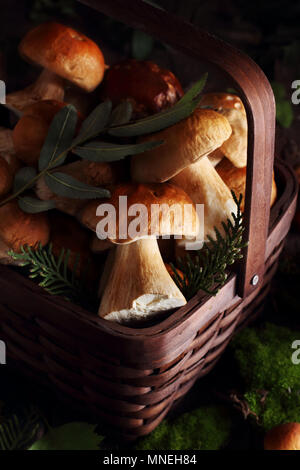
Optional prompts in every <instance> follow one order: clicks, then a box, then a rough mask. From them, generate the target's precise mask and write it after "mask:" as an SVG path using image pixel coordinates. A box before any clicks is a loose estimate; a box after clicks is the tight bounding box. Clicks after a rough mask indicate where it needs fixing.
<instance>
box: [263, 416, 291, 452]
mask: <svg viewBox="0 0 300 470" xmlns="http://www.w3.org/2000/svg"><path fill="white" fill-rule="evenodd" d="M264 449H265V450H300V423H284V424H279V425H278V426H275V427H274V428H272V429H270V431H268V432H267V434H266V436H265V439H264Z"/></svg>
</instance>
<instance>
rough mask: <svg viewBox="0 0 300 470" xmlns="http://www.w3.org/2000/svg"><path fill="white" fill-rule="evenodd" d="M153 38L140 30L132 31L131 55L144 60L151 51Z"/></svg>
mask: <svg viewBox="0 0 300 470" xmlns="http://www.w3.org/2000/svg"><path fill="white" fill-rule="evenodd" d="M153 45H154V39H153V38H152V37H151V36H149V34H146V33H144V32H143V31H140V30H138V29H137V30H135V31H133V34H132V40H131V55H132V57H133V58H134V59H137V60H146V59H147V58H148V57H149V55H150V54H151V52H152V49H153Z"/></svg>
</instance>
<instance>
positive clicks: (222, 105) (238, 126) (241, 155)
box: [200, 93, 248, 168]
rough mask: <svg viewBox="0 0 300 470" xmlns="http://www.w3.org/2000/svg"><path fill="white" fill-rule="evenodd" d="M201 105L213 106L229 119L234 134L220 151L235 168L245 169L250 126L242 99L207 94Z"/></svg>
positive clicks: (225, 95)
mask: <svg viewBox="0 0 300 470" xmlns="http://www.w3.org/2000/svg"><path fill="white" fill-rule="evenodd" d="M200 105H201V106H211V107H212V108H214V109H215V110H216V111H218V112H219V113H221V114H222V115H223V116H225V117H226V118H227V119H228V121H229V123H230V125H231V128H232V134H231V136H230V137H229V139H227V140H226V141H225V142H224V143H223V144H222V146H221V149H220V150H221V151H222V152H223V154H224V155H225V156H226V157H227V158H228V159H229V160H230V161H231V162H232V163H233V164H234V166H236V167H237V168H243V167H245V166H246V165H247V144H248V125H247V116H246V111H245V108H244V105H243V102H242V101H241V99H240V98H239V97H238V96H237V95H233V94H229V93H206V94H205V95H203V97H202V99H201V102H200Z"/></svg>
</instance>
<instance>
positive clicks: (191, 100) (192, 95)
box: [108, 75, 206, 137]
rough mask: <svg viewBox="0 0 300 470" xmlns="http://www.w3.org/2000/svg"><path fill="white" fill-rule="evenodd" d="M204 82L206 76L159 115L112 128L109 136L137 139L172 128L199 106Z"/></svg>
mask: <svg viewBox="0 0 300 470" xmlns="http://www.w3.org/2000/svg"><path fill="white" fill-rule="evenodd" d="M205 81H206V75H204V76H203V77H202V78H201V80H199V81H198V82H197V83H195V85H193V87H192V88H191V89H190V90H189V91H188V92H187V93H186V94H185V95H184V96H183V97H182V98H181V100H179V101H178V102H177V103H176V104H175V105H174V106H172V107H171V108H168V109H166V110H164V111H161V112H160V113H157V114H154V115H152V116H148V117H146V118H143V119H140V120H138V121H134V122H131V123H129V124H126V125H124V126H116V127H112V128H111V129H109V130H108V133H109V134H110V135H113V136H116V137H137V136H141V135H147V134H152V133H153V132H158V131H160V130H163V129H165V128H167V127H170V126H173V125H174V124H176V123H177V122H179V121H182V120H183V119H185V118H187V117H188V116H190V114H191V113H192V112H193V111H194V110H195V109H196V108H197V106H198V104H199V98H196V97H198V95H199V93H200V91H201V90H202V89H203V87H204V85H205Z"/></svg>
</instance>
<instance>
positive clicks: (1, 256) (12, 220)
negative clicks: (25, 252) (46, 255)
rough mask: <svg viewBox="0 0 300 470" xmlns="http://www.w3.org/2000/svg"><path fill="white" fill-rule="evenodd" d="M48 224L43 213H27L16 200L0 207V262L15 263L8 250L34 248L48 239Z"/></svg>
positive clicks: (44, 243)
mask: <svg viewBox="0 0 300 470" xmlns="http://www.w3.org/2000/svg"><path fill="white" fill-rule="evenodd" d="M49 235H50V225H49V221H48V217H47V215H46V214H45V213H40V214H27V213H25V212H23V211H22V210H21V209H20V208H19V206H18V203H17V202H16V201H12V202H8V203H7V204H5V205H3V206H1V207H0V263H2V264H17V263H18V262H15V261H13V259H12V258H11V257H10V256H9V255H8V251H9V250H13V251H14V252H16V253H19V252H20V249H21V247H22V246H25V245H27V246H30V247H32V248H36V247H37V246H38V244H39V243H40V244H41V245H42V246H44V245H46V244H47V243H48V241H49Z"/></svg>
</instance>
